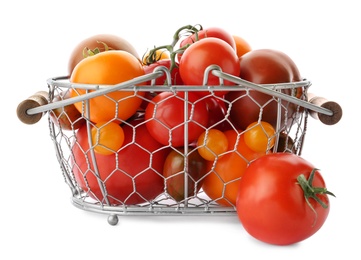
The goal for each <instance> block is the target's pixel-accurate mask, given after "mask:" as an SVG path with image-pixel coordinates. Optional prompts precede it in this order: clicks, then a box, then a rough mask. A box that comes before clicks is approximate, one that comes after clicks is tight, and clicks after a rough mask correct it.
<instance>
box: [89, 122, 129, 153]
mask: <svg viewBox="0 0 361 260" xmlns="http://www.w3.org/2000/svg"><path fill="white" fill-rule="evenodd" d="M91 135H92V142H93V145H94V151H95V152H97V153H100V154H103V155H110V154H113V153H115V152H117V151H118V150H119V149H120V148H121V147H122V145H123V142H124V131H123V128H122V127H121V126H120V125H119V124H118V123H115V122H112V121H111V122H99V123H97V124H96V125H95V126H93V127H92V130H91Z"/></svg>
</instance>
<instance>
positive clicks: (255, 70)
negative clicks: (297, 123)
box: [226, 49, 302, 129]
mask: <svg viewBox="0 0 361 260" xmlns="http://www.w3.org/2000/svg"><path fill="white" fill-rule="evenodd" d="M240 65H241V72H240V74H239V76H240V77H241V78H242V79H245V80H247V81H250V82H253V83H256V84H276V83H289V82H295V81H300V80H301V79H302V78H301V75H300V73H299V71H298V69H297V66H296V64H295V63H294V62H293V60H291V58H290V57H289V56H288V55H286V54H285V53H283V52H280V51H276V50H271V49H257V50H252V51H249V52H247V53H246V54H244V55H243V56H241V57H240ZM299 90H300V91H299ZM299 90H297V91H296V92H295V93H294V91H293V90H291V89H285V90H282V92H283V93H285V94H288V95H293V96H296V97H298V98H299V97H300V95H299V94H300V93H302V90H301V89H299ZM246 94H247V93H246V91H245V90H240V91H230V92H228V94H227V95H226V99H227V100H228V101H230V102H232V110H231V114H230V116H231V119H232V122H233V123H234V124H235V125H236V126H237V127H239V128H241V129H245V128H246V127H247V126H248V125H249V124H251V123H253V122H255V121H257V120H258V119H259V116H260V108H261V107H262V121H266V122H268V123H270V124H271V125H272V126H273V127H274V128H276V122H277V110H278V102H277V100H276V99H273V100H272V97H271V96H269V95H267V94H263V93H260V92H258V91H254V90H249V95H246ZM296 111H297V106H296V105H294V104H293V103H290V102H287V101H284V100H283V101H282V107H281V115H282V117H281V122H285V119H286V117H287V119H288V120H287V125H291V124H292V123H293V121H292V118H293V117H297V113H296ZM286 112H287V113H286ZM281 127H282V126H281Z"/></svg>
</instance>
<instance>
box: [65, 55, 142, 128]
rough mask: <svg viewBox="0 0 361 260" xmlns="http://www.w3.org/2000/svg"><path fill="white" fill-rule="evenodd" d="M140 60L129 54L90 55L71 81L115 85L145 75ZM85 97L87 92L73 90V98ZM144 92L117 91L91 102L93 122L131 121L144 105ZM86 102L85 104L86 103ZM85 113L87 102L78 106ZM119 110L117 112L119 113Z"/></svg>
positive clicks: (77, 67) (80, 65)
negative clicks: (142, 104)
mask: <svg viewBox="0 0 361 260" xmlns="http://www.w3.org/2000/svg"><path fill="white" fill-rule="evenodd" d="M144 74H145V72H144V69H143V66H142V65H141V63H140V62H139V60H137V59H136V58H135V57H134V56H133V55H132V54H130V53H128V52H126V51H106V52H101V53H99V54H96V55H94V56H90V57H88V58H86V59H84V60H82V61H81V62H79V63H78V65H77V66H76V67H75V68H74V70H73V73H72V74H71V78H70V81H71V82H72V83H82V84H103V85H114V84H118V83H121V82H125V81H127V80H131V79H133V78H136V77H139V76H142V75H144ZM83 94H85V90H84V89H80V88H78V89H71V96H72V97H75V96H78V95H83ZM140 96H144V92H138V93H137V95H134V91H114V92H111V93H109V94H107V95H103V96H99V97H96V98H92V99H90V100H89V102H90V105H89V107H90V111H91V112H90V116H89V118H90V120H91V121H92V122H94V123H98V122H104V121H110V120H112V119H119V120H127V119H128V118H130V117H131V116H132V115H133V114H134V113H135V112H136V111H137V109H138V108H139V106H140V104H141V103H142V99H141V97H140ZM83 103H84V104H83ZM74 105H75V107H76V108H77V109H78V110H79V111H80V112H81V113H83V105H84V107H87V105H86V104H85V102H78V103H75V104H74ZM116 111H117V113H116Z"/></svg>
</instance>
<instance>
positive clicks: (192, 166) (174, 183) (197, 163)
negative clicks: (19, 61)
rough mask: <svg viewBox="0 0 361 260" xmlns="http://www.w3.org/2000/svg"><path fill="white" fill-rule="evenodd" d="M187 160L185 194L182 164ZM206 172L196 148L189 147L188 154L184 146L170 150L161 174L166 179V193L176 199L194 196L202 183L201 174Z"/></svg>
mask: <svg viewBox="0 0 361 260" xmlns="http://www.w3.org/2000/svg"><path fill="white" fill-rule="evenodd" d="M185 160H187V171H186V172H187V175H188V184H187V196H186V194H185V190H184V188H185V182H184V172H185V171H184V165H185ZM206 173H207V163H206V160H204V159H203V158H202V157H201V156H200V155H199V153H198V151H197V149H193V150H192V148H191V147H189V151H188V155H185V154H184V148H180V149H178V150H172V151H171V152H170V153H169V154H168V156H167V159H166V160H165V163H164V167H163V176H164V178H165V181H166V191H167V193H168V194H169V195H170V196H171V197H172V198H173V199H174V200H176V201H178V202H180V201H183V200H184V199H186V197H187V198H190V197H193V196H195V195H196V194H197V193H198V191H199V190H200V188H201V187H202V183H203V176H204V175H205V174H206Z"/></svg>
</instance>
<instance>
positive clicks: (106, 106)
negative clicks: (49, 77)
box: [50, 25, 332, 244]
mask: <svg viewBox="0 0 361 260" xmlns="http://www.w3.org/2000/svg"><path fill="white" fill-rule="evenodd" d="M174 35H175V36H174V38H173V39H171V43H170V44H169V45H164V46H159V47H155V48H154V49H152V50H150V51H147V52H145V54H144V55H143V56H140V55H139V54H138V52H137V51H136V50H135V48H134V47H133V46H132V44H131V43H129V42H128V41H127V40H125V39H124V38H121V37H119V36H117V35H106V34H104V35H94V36H92V37H90V38H87V39H84V41H82V42H80V43H79V44H78V45H77V46H75V48H74V50H73V52H72V54H71V57H70V60H69V81H70V82H71V83H73V84H74V85H73V86H74V87H73V88H70V89H64V90H63V91H58V92H57V95H56V96H55V97H54V102H56V101H58V100H61V99H68V98H71V97H78V96H81V95H84V94H86V93H89V92H90V93H91V92H94V91H97V90H95V89H86V88H82V87H81V85H77V84H89V85H99V86H105V87H111V86H113V85H116V84H121V83H127V82H129V81H131V80H134V79H141V78H142V77H144V76H146V75H150V74H151V73H154V71H155V69H156V68H166V70H168V71H169V74H167V73H163V74H162V75H160V76H159V77H157V78H154V79H153V80H149V79H147V80H144V81H140V82H139V84H136V85H137V87H143V88H137V87H134V89H132V88H127V89H126V90H124V89H123V90H119V91H113V92H110V93H107V94H105V95H100V96H96V97H93V98H91V99H89V100H87V101H82V102H77V103H75V104H73V105H68V106H66V107H62V108H60V109H54V110H53V111H51V112H50V113H51V114H50V115H51V118H52V119H53V122H54V123H55V124H56V125H57V126H58V127H59V129H61V130H64V131H72V132H73V133H74V136H75V138H74V142H73V144H72V147H71V150H72V156H71V162H72V172H73V174H74V177H75V179H76V181H77V183H78V185H79V187H81V189H82V190H83V191H84V192H85V193H86V194H87V195H88V196H89V197H91V198H93V199H95V200H96V201H98V202H100V203H109V204H111V205H134V204H141V203H146V202H149V201H152V200H153V199H155V198H157V197H158V196H160V195H161V194H166V195H165V196H167V198H168V199H171V200H173V201H174V202H175V203H182V201H184V199H185V198H192V197H196V196H197V194H198V192H199V191H200V190H202V191H203V192H204V193H205V194H206V195H207V196H208V197H209V198H210V200H212V201H213V202H214V203H217V204H219V205H220V206H225V207H229V206H230V207H235V208H236V209H237V213H238V216H239V219H240V220H241V222H242V224H243V225H244V227H245V229H247V231H249V233H250V234H251V235H253V236H254V237H256V238H257V239H260V240H262V241H264V242H267V243H272V244H291V243H295V242H298V241H301V240H303V239H305V238H307V237H309V236H311V235H312V234H314V233H315V232H316V231H317V230H318V229H319V228H320V227H321V226H322V225H323V223H324V221H325V220H326V218H327V215H328V212H329V207H328V204H329V201H328V197H327V194H331V193H330V192H328V191H327V190H326V188H325V183H324V181H323V179H322V176H321V174H320V172H319V171H318V170H317V169H315V167H313V166H312V165H311V164H310V163H309V162H307V161H306V160H304V159H303V158H301V157H299V156H297V155H295V149H296V148H295V143H294V142H293V140H292V137H290V136H289V135H288V133H287V131H284V130H285V129H289V128H290V127H292V124H293V123H294V122H295V121H296V120H297V116H298V115H299V113H302V108H301V107H298V106H296V105H295V104H292V103H290V102H286V101H282V102H281V105H280V104H279V102H277V100H276V99H274V98H272V97H271V96H269V95H266V94H263V93H260V92H257V91H253V90H250V89H237V90H229V87H236V86H237V81H236V80H232V77H233V78H235V79H239V78H240V79H242V80H246V81H249V82H252V83H256V84H277V83H290V82H297V81H301V80H302V77H301V75H300V72H299V71H298V69H297V66H296V64H295V63H294V62H293V60H292V59H291V58H290V57H289V56H288V55H286V54H285V53H283V52H281V51H278V50H273V49H255V50H253V49H252V48H251V46H250V44H248V43H247V41H245V40H244V39H243V38H242V37H240V36H238V35H232V34H230V33H229V32H228V31H226V30H225V29H223V28H218V27H209V28H203V27H202V26H199V25H198V26H184V27H182V28H180V29H179V30H177V32H176V33H175V34H174ZM209 66H214V69H216V70H220V71H221V72H222V73H226V74H227V75H230V76H231V77H230V78H227V80H226V79H221V78H220V77H218V76H216V75H214V74H212V73H209V74H208V75H207V76H206V77H205V71H206V70H207V68H209ZM203 85H206V86H220V85H222V86H226V87H228V88H225V89H222V88H217V89H216V90H214V91H212V90H209V89H207V88H204V90H202V91H191V90H190V91H188V92H185V91H182V88H181V87H182V86H189V87H191V86H203ZM77 86H78V87H77ZM152 86H153V87H154V86H158V88H157V89H156V90H154V89H153V90H152V91H144V87H152ZM174 86H177V87H179V88H178V89H177V88H174V89H172V87H174ZM162 87H163V88H164V90H163V89H162ZM282 92H283V93H285V94H288V95H292V96H294V97H296V98H304V90H303V89H302V87H300V88H297V89H284V90H282ZM280 107H281V109H280V110H281V111H280V113H279V111H278V110H279V108H280ZM277 111H278V112H277ZM187 112H188V114H186V113H187ZM278 116H281V120H279V121H280V122H282V123H281V127H279V126H277V122H279V121H277V117H278ZM185 132H186V134H185ZM275 144H277V149H275V147H274V145H275ZM185 158H187V160H185ZM94 159H95V160H94ZM185 161H186V163H185ZM185 170H186V171H187V174H188V176H189V177H188V180H189V181H188V184H187V186H186V187H185V185H184V180H185V178H184V173H185ZM104 190H105V191H106V193H105V194H106V196H103V194H104ZM331 195H332V194H331Z"/></svg>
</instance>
